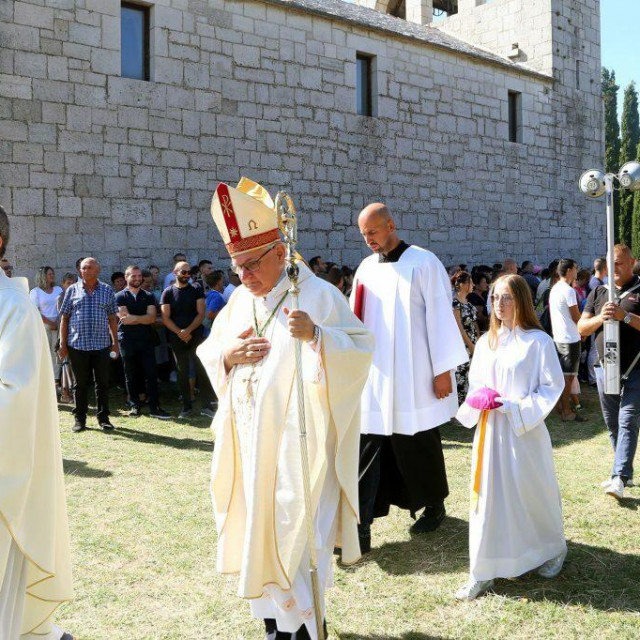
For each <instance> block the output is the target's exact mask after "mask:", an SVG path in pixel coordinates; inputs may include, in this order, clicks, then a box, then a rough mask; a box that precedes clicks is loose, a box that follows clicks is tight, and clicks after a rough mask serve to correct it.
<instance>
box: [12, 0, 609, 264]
mask: <svg viewBox="0 0 640 640" xmlns="http://www.w3.org/2000/svg"><path fill="white" fill-rule="evenodd" d="M503 1H504V0H494V2H493V3H490V4H488V5H487V6H486V7H481V8H484V9H488V8H490V7H492V6H494V4H498V3H499V2H503ZM509 1H510V2H515V0H509ZM556 1H557V3H558V4H559V5H562V4H564V3H560V2H559V0H554V3H555V2H556ZM523 2H524V0H523ZM525 4H526V2H525ZM567 4H571V5H575V6H572V7H570V9H575V8H576V7H577V6H578V5H580V4H583V3H581V2H578V1H577V0H575V1H572V2H570V3H567ZM592 4H595V3H592ZM152 5H153V6H152V9H151V26H152V28H151V45H152V46H151V54H152V65H151V76H152V81H151V82H143V81H138V80H130V79H125V78H121V77H120V75H119V74H120V51H119V49H120V18H119V7H120V2H118V1H116V0H25V1H16V2H3V3H0V12H1V15H0V153H1V162H0V201H1V202H2V203H3V204H4V206H5V208H7V210H8V211H9V213H10V214H11V219H12V224H13V228H14V234H13V239H12V247H11V248H10V251H9V256H10V258H11V260H12V261H13V262H14V263H15V265H16V266H17V269H18V271H19V272H22V273H27V274H28V275H31V274H32V272H33V270H34V269H35V268H36V267H37V266H38V265H40V264H43V263H49V264H51V265H52V266H54V267H55V268H57V269H58V270H61V269H68V268H69V267H71V266H72V265H73V263H74V262H75V259H76V258H77V257H78V256H81V255H88V254H93V255H96V256H97V257H98V258H99V259H100V260H101V261H102V263H103V265H104V271H109V270H111V269H113V268H116V267H121V266H124V265H126V264H128V263H130V262H139V263H140V264H142V265H146V264H148V263H149V262H153V263H156V264H160V265H161V266H162V267H165V268H166V267H168V266H169V261H170V259H171V255H172V254H173V253H174V252H175V251H178V250H185V251H186V252H187V254H188V257H189V259H190V260H192V261H195V260H197V259H198V258H203V257H209V258H212V259H213V260H214V261H217V262H219V264H223V262H222V261H223V260H224V259H225V256H224V250H223V248H222V247H221V245H220V242H219V239H218V236H217V233H216V232H215V229H214V227H213V223H212V222H211V219H210V216H209V203H210V199H211V194H212V193H213V191H214V189H215V186H216V184H217V183H218V181H225V182H230V183H235V182H236V181H237V180H238V179H239V177H240V176H241V175H247V176H249V177H251V178H252V179H254V180H257V181H259V182H262V183H263V184H264V185H265V186H266V187H267V188H269V189H270V190H271V191H272V192H273V193H275V192H276V191H277V190H278V189H280V188H286V189H287V190H289V191H290V192H291V193H292V195H293V196H294V199H295V200H296V202H297V205H298V208H299V210H300V214H301V230H300V238H301V245H302V249H303V252H304V253H305V254H306V255H307V256H311V255H314V254H316V253H320V254H322V255H324V256H326V257H327V258H331V259H333V260H335V261H338V262H341V263H346V264H351V265H355V264H357V263H358V262H359V260H360V259H361V258H362V257H363V256H364V255H365V254H366V247H364V244H363V242H362V241H361V239H360V237H359V233H358V231H357V228H356V227H355V226H354V220H355V216H356V215H357V213H358V211H359V210H360V209H361V208H362V207H363V206H364V205H365V204H366V203H367V202H369V201H372V200H384V201H385V202H387V203H388V205H389V206H390V208H391V209H392V211H394V212H395V214H396V216H397V222H398V224H399V227H400V229H401V234H402V236H403V237H404V238H405V239H407V240H408V241H411V242H415V243H417V244H421V245H423V246H426V247H429V248H431V249H433V250H434V251H435V252H436V253H438V255H440V256H441V258H442V259H443V261H444V262H445V263H449V262H454V261H459V260H462V261H464V262H467V263H471V264H473V263H475V262H479V261H484V262H493V261H495V260H499V259H502V258H504V257H507V256H512V257H515V258H516V259H518V260H521V259H523V258H532V259H535V260H536V261H538V262H546V261H548V260H550V259H551V258H553V257H556V256H557V255H559V254H562V255H573V256H576V257H578V258H579V259H581V260H584V261H586V260H589V259H591V258H592V257H593V256H594V255H596V254H600V253H602V252H603V248H604V241H603V238H602V234H603V221H602V216H601V215H600V214H601V208H603V207H604V204H601V203H592V202H587V201H585V200H583V199H582V198H581V197H580V196H578V194H577V187H576V186H575V185H576V180H577V177H578V175H579V173H580V171H581V170H582V169H585V168H589V167H591V166H599V165H601V164H602V162H603V160H602V157H603V145H602V133H601V131H602V125H601V124H600V122H601V108H600V102H599V100H596V99H595V96H596V93H597V92H596V91H595V90H593V88H592V87H590V80H592V77H593V72H592V70H591V67H590V66H586V65H585V68H584V69H583V73H584V74H585V77H584V82H583V83H581V87H580V89H577V88H574V87H570V86H569V85H570V81H571V77H573V79H574V80H575V74H574V75H573V76H571V74H570V73H568V72H567V70H566V68H565V67H564V66H563V67H562V68H560V69H559V70H558V72H557V73H556V70H555V69H554V76H555V80H554V79H553V78H552V77H551V76H548V77H547V76H545V75H543V74H541V73H535V72H532V71H529V70H527V69H525V68H522V67H519V66H518V65H516V64H510V63H509V62H508V61H507V60H506V59H502V60H503V61H502V62H501V61H499V60H498V61H496V56H495V55H494V56H490V55H489V54H488V53H487V55H486V59H483V57H482V55H477V54H474V53H473V52H472V51H471V52H470V51H469V48H468V47H465V45H464V43H460V47H457V46H456V45H455V41H453V40H452V39H451V38H450V37H449V40H448V41H447V40H446V38H445V39H444V40H443V39H442V38H444V35H443V36H438V35H437V34H438V32H437V30H436V29H433V28H429V27H420V26H418V25H413V26H412V29H413V31H409V32H407V31H406V27H405V24H406V23H404V24H403V21H400V20H397V19H394V18H389V17H387V22H384V23H383V24H382V27H381V26H380V23H379V20H378V18H377V17H376V16H374V15H373V14H374V13H375V12H372V11H370V10H367V9H364V8H362V7H356V6H352V5H348V4H343V3H341V2H339V0H289V1H288V0H261V1H258V0H256V1H245V2H240V1H238V0H236V1H228V2H224V1H223V0H162V1H157V2H154V3H152ZM481 8H479V9H481ZM578 13H580V12H578ZM596 14H597V8H596ZM460 17H462V16H460ZM588 18H589V25H588V26H587V25H583V24H581V23H580V25H577V26H578V31H577V32H576V33H575V37H574V36H572V37H571V38H570V40H571V42H567V43H565V45H563V46H566V53H567V55H571V52H573V51H575V50H576V48H579V47H580V46H581V43H582V42H583V41H584V40H585V38H584V37H583V36H586V35H589V37H590V38H591V40H593V41H596V42H597V33H591V32H589V34H586V33H584V32H583V31H581V30H586V29H587V27H588V29H590V30H593V29H594V28H595V29H597V23H594V22H593V20H592V14H591V13H589V14H588ZM569 19H571V20H572V21H573V20H574V17H572V16H569V15H568V14H567V13H566V12H564V11H560V15H559V16H554V18H553V21H554V26H553V28H554V29H555V28H557V27H558V25H560V24H561V23H562V21H564V22H565V23H566V22H567V21H568V20H569ZM416 30H422V31H416ZM416 33H417V34H418V35H419V37H416V35H415V34H416ZM423 35H424V38H423ZM434 38H439V40H438V41H435V40H434V42H429V41H428V40H429V39H432V40H433V39H434ZM590 42H591V41H590ZM590 46H591V45H590ZM356 52H364V53H368V54H371V55H375V56H376V63H375V64H376V68H377V89H378V109H377V112H378V117H377V118H367V117H360V116H358V115H356V113H355V105H356V99H355V85H356V77H355V72H356V65H355V57H356ZM592 53H593V55H594V56H596V55H598V57H599V51H598V50H597V49H596V48H593V50H592ZM589 64H591V63H589ZM598 64H599V62H598ZM598 77H599V74H598ZM563 83H564V84H563ZM565 84H566V85H567V86H566V87H565ZM585 85H586V86H585ZM508 90H516V91H521V92H522V95H523V101H522V103H523V122H524V132H523V133H524V137H523V144H519V143H511V142H508V140H507V138H508V135H507V110H506V105H507V92H508ZM594 127H595V128H594Z"/></svg>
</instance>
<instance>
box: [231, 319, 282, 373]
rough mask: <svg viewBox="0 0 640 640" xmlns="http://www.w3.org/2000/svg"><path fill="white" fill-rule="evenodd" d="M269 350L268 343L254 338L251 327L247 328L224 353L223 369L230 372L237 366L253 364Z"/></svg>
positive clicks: (264, 339) (263, 339)
mask: <svg viewBox="0 0 640 640" xmlns="http://www.w3.org/2000/svg"><path fill="white" fill-rule="evenodd" d="M269 349H271V344H270V343H269V341H268V340H267V339H266V338H257V337H255V332H254V330H253V327H249V328H248V329H246V330H245V331H243V332H242V333H241V334H240V335H239V336H238V337H237V338H236V339H235V340H234V341H233V343H232V344H231V345H229V347H228V348H227V349H226V350H225V351H224V354H223V358H224V366H225V369H226V370H227V371H230V370H231V368H232V367H235V365H237V364H255V363H256V362H259V361H260V360H262V358H264V357H265V356H266V355H267V354H268V353H269Z"/></svg>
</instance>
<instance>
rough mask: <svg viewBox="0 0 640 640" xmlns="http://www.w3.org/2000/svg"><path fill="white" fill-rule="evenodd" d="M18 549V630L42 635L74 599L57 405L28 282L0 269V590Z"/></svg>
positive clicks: (49, 365)
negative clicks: (21, 563)
mask: <svg viewBox="0 0 640 640" xmlns="http://www.w3.org/2000/svg"><path fill="white" fill-rule="evenodd" d="M16 548H17V549H18V550H19V551H20V553H21V554H22V555H23V556H24V557H25V558H26V560H27V567H26V577H25V579H24V588H25V591H26V598H25V594H24V593H23V594H17V595H18V598H20V597H23V598H25V601H24V612H23V616H22V624H21V632H22V633H25V634H26V633H31V632H33V633H36V634H38V633H42V634H45V633H47V632H48V630H49V628H50V624H51V622H50V617H51V615H52V613H53V612H54V611H55V609H56V608H57V607H58V606H59V605H60V604H61V603H62V602H64V601H66V600H70V599H71V598H72V596H73V590H72V585H71V555H70V549H69V531H68V524H67V506H66V497H65V489H64V475H63V470H62V453H61V449H60V428H59V424H58V405H57V401H56V392H55V386H54V380H53V368H52V365H51V355H50V351H49V345H48V342H47V337H46V335H45V330H44V325H43V324H42V319H41V318H40V314H39V313H38V310H37V309H36V308H35V307H34V306H33V305H32V304H31V301H30V299H29V289H28V284H27V281H26V279H25V278H11V279H10V278H7V277H6V276H5V275H4V272H3V271H0V588H1V587H2V586H3V584H4V583H5V579H7V581H8V580H9V578H8V576H7V575H5V571H8V570H9V569H8V568H7V567H9V566H10V565H11V562H10V560H11V550H12V549H14V550H15V549H16ZM7 583H8V582H7ZM14 583H15V584H20V583H21V582H20V581H18V582H14ZM18 598H16V602H17V600H18ZM2 625H3V621H0V627H2Z"/></svg>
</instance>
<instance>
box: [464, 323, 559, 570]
mask: <svg viewBox="0 0 640 640" xmlns="http://www.w3.org/2000/svg"><path fill="white" fill-rule="evenodd" d="M498 338H499V342H498V346H497V348H496V349H495V350H493V349H491V347H490V346H489V335H488V334H485V335H483V336H482V337H481V338H480V340H478V342H477V344H476V348H475V351H474V354H473V359H472V361H471V368H470V370H469V393H472V392H473V391H475V390H477V389H479V388H482V387H489V388H490V389H494V390H495V391H497V392H498V393H499V394H500V396H501V397H503V398H505V399H507V400H509V401H510V402H512V403H514V404H513V405H512V408H511V410H510V411H509V412H507V413H500V412H498V411H497V410H493V411H491V412H490V413H489V417H488V421H487V426H486V435H485V443H484V450H483V456H482V458H483V463H482V476H481V484H480V493H479V499H478V503H477V506H475V507H474V505H473V504H472V509H471V513H470V518H469V556H470V574H471V577H473V578H474V579H475V580H491V579H493V578H512V577H516V576H519V575H522V574H523V573H526V572H527V571H531V570H532V569H535V568H537V567H539V566H540V565H542V564H543V563H544V562H546V561H547V560H550V559H551V558H554V557H556V556H558V555H559V554H560V553H562V552H563V551H564V550H565V549H566V542H565V537H564V530H563V523H562V505H561V500H560V490H559V488H558V481H557V479H556V475H555V469H554V465H553V450H552V446H551V439H550V437H549V432H548V431H547V428H546V426H545V423H544V420H545V418H546V417H547V415H549V413H550V412H551V411H552V410H553V408H554V406H555V405H556V403H557V401H558V399H559V398H560V395H561V394H562V389H563V387H564V376H563V374H562V369H561V367H560V363H559V361H558V355H557V353H556V349H555V345H554V343H553V340H552V339H551V338H550V337H549V336H548V335H547V334H546V333H544V332H543V331H539V330H532V331H523V330H521V329H518V328H516V329H515V330H514V331H510V330H509V329H507V328H506V327H502V328H501V329H500V331H499V334H498ZM479 417H480V412H479V411H478V410H477V409H473V408H471V407H470V406H469V405H467V404H466V403H465V404H463V405H462V406H461V407H460V410H459V411H458V414H457V418H458V420H460V422H461V423H462V424H463V425H464V426H466V427H468V428H472V427H473V426H474V425H475V424H476V423H477V422H478V419H479ZM479 436H480V429H476V434H475V437H474V441H473V460H474V461H476V460H477V459H478V446H479V440H480V438H479ZM472 481H473V478H472Z"/></svg>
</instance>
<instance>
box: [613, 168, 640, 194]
mask: <svg viewBox="0 0 640 640" xmlns="http://www.w3.org/2000/svg"><path fill="white" fill-rule="evenodd" d="M618 180H619V181H620V186H622V187H623V188H624V189H629V191H640V162H627V163H626V164H624V165H622V169H620V175H619V176H618Z"/></svg>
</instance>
